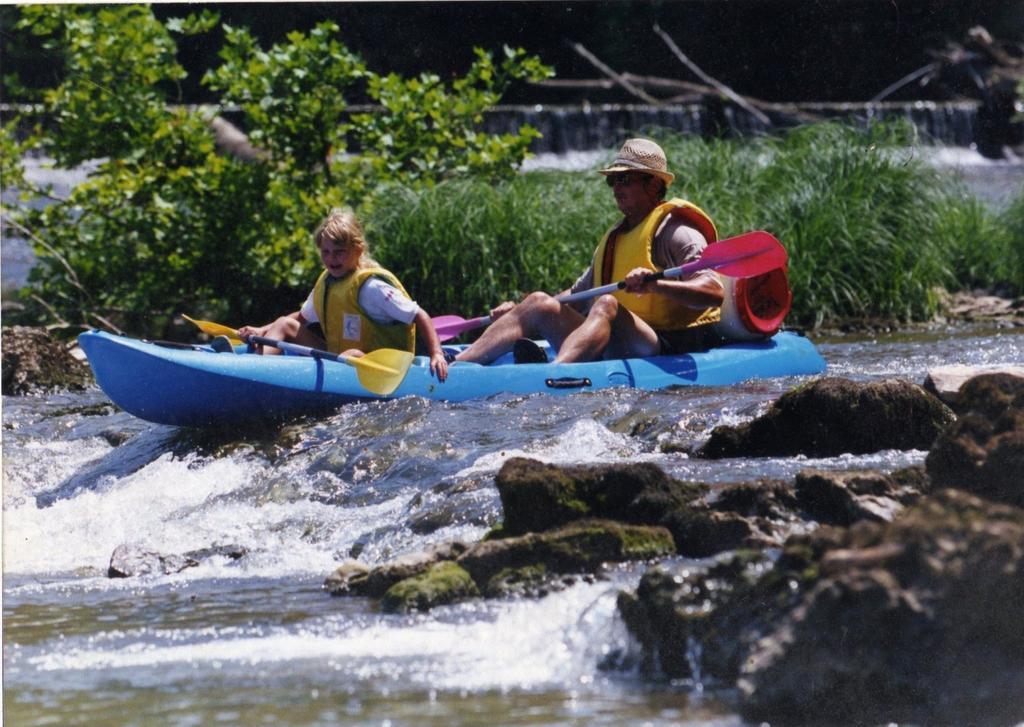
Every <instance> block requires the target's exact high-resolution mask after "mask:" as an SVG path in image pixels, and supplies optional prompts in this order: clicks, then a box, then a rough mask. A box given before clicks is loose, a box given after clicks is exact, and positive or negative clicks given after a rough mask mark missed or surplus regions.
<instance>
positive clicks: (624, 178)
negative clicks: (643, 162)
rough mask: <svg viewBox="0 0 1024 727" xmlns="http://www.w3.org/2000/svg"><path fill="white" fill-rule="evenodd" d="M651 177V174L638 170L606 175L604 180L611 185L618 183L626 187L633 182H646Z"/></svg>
mask: <svg viewBox="0 0 1024 727" xmlns="http://www.w3.org/2000/svg"><path fill="white" fill-rule="evenodd" d="M650 178H651V175H650V174H638V173H636V172H619V173H618V174H607V175H605V178H604V181H605V183H606V184H607V185H608V186H609V187H614V186H615V185H617V184H621V185H622V186H624V187H628V186H630V185H631V184H636V183H637V182H641V183H643V182H646V181H647V180H648V179H650Z"/></svg>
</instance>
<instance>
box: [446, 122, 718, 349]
mask: <svg viewBox="0 0 1024 727" xmlns="http://www.w3.org/2000/svg"><path fill="white" fill-rule="evenodd" d="M598 173H599V174H602V175H604V177H605V181H606V182H607V183H608V186H609V187H610V188H611V191H612V194H613V195H614V197H615V204H616V205H617V206H618V208H619V211H620V212H622V214H623V216H624V217H623V219H622V221H621V222H619V223H618V224H617V225H615V226H614V227H613V228H612V229H610V230H609V231H608V232H607V233H605V235H604V237H603V238H602V240H601V242H600V243H599V244H598V246H597V249H596V250H595V251H594V256H593V259H592V261H591V265H590V267H589V268H587V270H586V271H585V272H584V273H583V275H581V276H580V277H579V279H578V280H577V281H576V282H575V283H574V284H573V286H572V288H571V289H570V290H569V291H566V292H573V293H575V292H577V291H581V290H588V289H590V288H593V287H597V286H601V285H607V284H608V283H613V282H618V281H619V280H624V281H625V284H626V285H625V288H624V289H623V290H620V291H617V292H615V293H611V294H606V295H601V296H598V297H596V298H590V299H588V300H583V301H578V302H575V303H569V304H562V303H560V302H559V301H557V300H556V299H555V298H554V297H553V296H551V295H548V294H547V293H542V292H535V293H531V294H529V295H528V296H526V298H524V299H523V300H522V302H520V303H519V304H514V303H512V302H506V303H502V304H501V305H500V306H498V307H497V308H495V309H494V310H492V311H491V318H492V319H493V320H494V323H493V324H492V325H491V326H490V328H488V329H487V330H486V331H484V333H483V335H482V336H480V338H479V339H478V340H477V341H476V342H475V343H474V344H473V345H472V346H470V347H469V348H467V349H466V350H465V351H463V352H462V353H461V354H459V355H458V356H457V357H456V360H459V361H474V362H477V363H490V362H491V361H493V360H494V359H496V358H498V357H499V356H501V355H502V354H504V353H506V352H508V351H509V350H514V352H515V360H516V362H517V363H533V362H543V361H546V360H547V357H546V356H545V355H544V352H543V351H542V350H541V349H540V347H539V346H537V345H536V344H535V343H533V341H531V340H530V339H531V338H545V339H547V341H548V342H549V343H550V344H551V347H552V350H554V351H557V354H556V356H555V361H557V362H559V363H569V362H572V361H594V360H597V359H600V358H602V357H604V358H633V357H646V356H655V355H658V354H669V353H684V352H691V351H698V350H706V349H708V348H711V347H712V346H715V345H718V344H720V343H721V342H722V340H721V338H720V337H719V336H718V334H716V333H715V332H714V330H713V325H712V324H713V323H714V322H716V321H718V319H719V312H720V311H719V307H720V306H721V305H722V296H723V288H722V284H721V282H720V281H719V279H718V277H717V276H716V275H715V273H714V272H712V271H710V270H705V271H701V272H699V273H697V274H696V275H694V276H692V277H690V278H687V279H685V280H671V279H661V280H655V281H646V280H645V279H644V278H645V276H646V275H648V274H649V273H651V272H653V271H658V270H664V269H667V268H671V267H677V266H679V265H683V264H684V263H687V262H690V261H692V260H695V259H697V258H699V257H700V255H701V252H702V251H703V250H704V248H705V247H706V246H707V244H708V243H709V242H714V241H715V240H716V239H718V233H717V231H716V230H715V225H714V223H713V222H712V221H711V218H710V217H708V215H707V214H705V213H704V212H703V211H702V210H701V209H700V208H699V207H697V206H696V205H694V204H691V203H690V202H686V201H684V200H681V199H671V200H669V201H665V193H666V189H667V187H668V185H670V184H671V183H672V180H673V179H674V178H675V175H674V174H672V172H670V171H669V170H668V162H667V160H666V158H665V152H664V151H663V150H662V148H661V147H660V146H658V145H657V144H655V143H654V142H653V141H650V140H648V139H628V140H627V141H626V143H625V144H623V145H622V148H621V149H620V150H619V153H618V155H617V156H616V158H615V161H613V162H612V163H611V165H609V166H608V167H607V168H605V169H600V170H598Z"/></svg>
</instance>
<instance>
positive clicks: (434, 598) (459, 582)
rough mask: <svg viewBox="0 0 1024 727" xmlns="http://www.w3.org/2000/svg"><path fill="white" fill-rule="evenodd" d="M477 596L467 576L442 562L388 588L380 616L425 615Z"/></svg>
mask: <svg viewBox="0 0 1024 727" xmlns="http://www.w3.org/2000/svg"><path fill="white" fill-rule="evenodd" d="M479 595H480V591H479V589H478V588H477V586H476V583H474V582H473V579H472V578H471V577H470V575H469V573H467V572H466V571H465V570H464V569H463V568H461V567H459V566H458V565H457V564H456V563H453V562H452V561H442V562H440V563H435V564H434V565H432V566H431V567H430V568H429V569H427V570H426V571H425V572H423V573H420V574H419V575H417V576H413V577H411V578H406V579H405V580H401V581H399V582H398V583H395V584H394V585H393V586H391V587H390V588H388V590H387V592H386V593H385V594H384V597H383V598H382V599H381V602H380V607H381V610H382V611H384V613H406V612H409V611H428V610H430V609H431V608H434V607H436V606H444V605H446V604H449V603H455V602H456V601H462V600H465V599H467V598H474V597H476V596H479Z"/></svg>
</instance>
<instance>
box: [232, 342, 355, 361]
mask: <svg viewBox="0 0 1024 727" xmlns="http://www.w3.org/2000/svg"><path fill="white" fill-rule="evenodd" d="M246 343H258V344H260V345H261V346H273V347H274V348H279V349H281V350H282V351H291V352H292V353H297V354H299V355H300V356H312V357H313V358H323V359H327V360H328V361H338V362H340V363H348V356H342V355H341V354H337V353H331V352H330V351H324V350H323V349H319V348H310V347H309V346H302V345H299V344H298V343H289V342H288V341H278V340H276V339H273V338H267V337H266V336H249V338H247V339H246Z"/></svg>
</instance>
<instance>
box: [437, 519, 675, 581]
mask: <svg viewBox="0 0 1024 727" xmlns="http://www.w3.org/2000/svg"><path fill="white" fill-rule="evenodd" d="M674 553H675V543H674V541H673V539H672V534H671V533H669V532H668V530H666V529H665V528H662V527H653V526H643V525H625V524H622V523H617V522H612V521H608V520H582V521H578V522H574V523H572V524H570V525H566V526H565V527H563V528H559V529H557V530H549V531H546V532H543V533H529V534H527V535H521V536H517V537H512V538H504V539H501V540H487V541H482V542H480V543H477V544H475V545H473V546H471V547H470V548H469V550H467V551H466V552H465V553H464V554H463V555H462V556H460V557H459V559H458V561H457V562H458V563H459V565H461V566H462V567H463V568H465V569H466V570H467V571H469V572H470V574H472V576H473V580H475V581H476V582H477V583H478V584H481V586H482V587H485V588H486V586H487V584H488V583H490V582H491V580H492V579H493V578H494V577H495V576H496V575H498V574H499V573H502V572H507V571H510V570H518V569H524V568H534V569H537V568H540V567H543V569H544V571H545V572H546V573H551V574H558V573H586V572H593V571H595V570H597V569H598V568H600V566H601V564H602V563H606V562H620V561H625V560H646V559H649V558H657V557H661V556H665V555H672V554H674Z"/></svg>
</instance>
